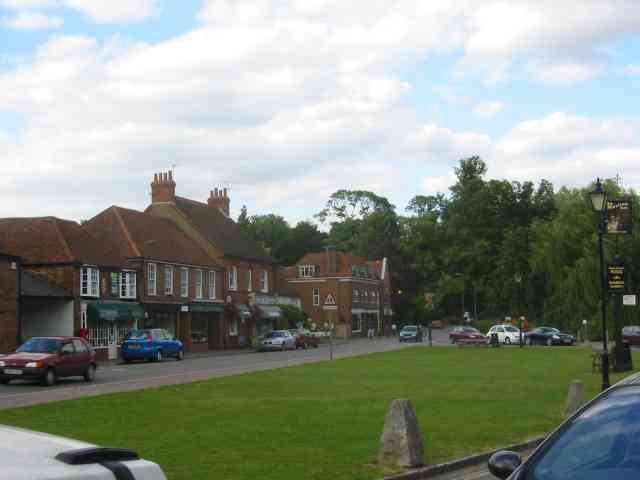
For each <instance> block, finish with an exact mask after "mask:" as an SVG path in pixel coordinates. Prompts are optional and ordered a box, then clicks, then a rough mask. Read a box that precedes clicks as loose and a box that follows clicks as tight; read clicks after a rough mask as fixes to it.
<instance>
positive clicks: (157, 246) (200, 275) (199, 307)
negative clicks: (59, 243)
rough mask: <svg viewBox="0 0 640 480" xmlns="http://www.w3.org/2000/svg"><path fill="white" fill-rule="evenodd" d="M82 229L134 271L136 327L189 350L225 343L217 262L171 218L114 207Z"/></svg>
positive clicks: (226, 339)
mask: <svg viewBox="0 0 640 480" xmlns="http://www.w3.org/2000/svg"><path fill="white" fill-rule="evenodd" d="M84 228H85V229H86V230H87V231H88V232H89V233H91V234H92V235H93V236H95V237H96V238H100V241H101V244H102V247H103V251H104V252H105V254H107V253H108V254H109V255H110V256H116V257H118V258H120V261H121V262H122V263H123V264H126V265H127V266H128V268H131V269H132V270H133V271H135V272H137V278H138V279H139V282H138V284H137V297H138V300H139V303H140V306H141V308H142V310H143V311H144V316H143V318H141V319H140V321H139V322H138V323H137V326H138V327H139V328H163V329H165V330H167V331H169V332H170V333H171V334H172V335H174V336H176V337H178V338H179V339H180V340H182V341H183V342H184V344H185V346H186V349H187V350H189V351H204V350H208V349H222V348H225V347H227V346H228V345H229V340H228V337H227V335H226V330H225V328H224V324H223V322H222V313H223V311H224V296H223V285H222V283H223V275H224V269H223V267H222V265H221V264H220V263H219V262H217V261H216V260H214V259H213V258H212V257H211V256H209V255H208V254H207V252H205V250H204V249H203V248H202V247H201V246H200V245H199V244H198V243H196V242H195V241H193V240H192V239H191V237H189V236H188V235H186V234H185V233H184V232H183V231H182V230H180V229H179V228H178V227H177V226H176V225H175V224H174V223H173V222H171V221H170V220H168V219H166V218H161V217H157V216H153V215H149V214H147V213H143V212H138V211H135V210H130V209H127V208H122V207H117V206H113V207H110V208H108V209H106V210H104V211H103V212H101V213H99V214H98V215H96V216H95V217H94V218H92V219H91V220H89V221H88V222H87V223H86V224H85V225H84Z"/></svg>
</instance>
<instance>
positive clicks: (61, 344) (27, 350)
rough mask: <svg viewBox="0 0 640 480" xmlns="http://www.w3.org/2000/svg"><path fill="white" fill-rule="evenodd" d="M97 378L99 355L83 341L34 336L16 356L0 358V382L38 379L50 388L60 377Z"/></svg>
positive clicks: (14, 354)
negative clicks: (97, 358) (97, 357)
mask: <svg viewBox="0 0 640 480" xmlns="http://www.w3.org/2000/svg"><path fill="white" fill-rule="evenodd" d="M95 376H96V352H95V351H94V350H93V348H91V345H89V344H88V343H87V341H86V340H85V339H84V338H79V337H34V338H32V339H30V340H27V341H26V342H25V343H24V344H22V345H21V346H20V347H19V348H18V349H17V350H16V351H15V353H12V354H11V355H7V356H5V357H2V358H0V383H3V384H7V383H9V382H10V381H11V380H37V381H39V382H40V383H42V385H46V386H50V385H53V384H54V383H56V380H57V379H58V378H63V377H84V379H85V380H86V381H87V382H92V381H93V380H94V379H95Z"/></svg>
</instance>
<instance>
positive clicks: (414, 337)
mask: <svg viewBox="0 0 640 480" xmlns="http://www.w3.org/2000/svg"><path fill="white" fill-rule="evenodd" d="M398 339H399V340H400V341H401V342H421V341H422V330H421V329H420V328H418V326H417V325H405V326H404V327H402V330H400V334H399V335H398Z"/></svg>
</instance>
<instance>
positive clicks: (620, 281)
mask: <svg viewBox="0 0 640 480" xmlns="http://www.w3.org/2000/svg"><path fill="white" fill-rule="evenodd" d="M607 288H608V290H609V292H610V293H622V292H624V265H607Z"/></svg>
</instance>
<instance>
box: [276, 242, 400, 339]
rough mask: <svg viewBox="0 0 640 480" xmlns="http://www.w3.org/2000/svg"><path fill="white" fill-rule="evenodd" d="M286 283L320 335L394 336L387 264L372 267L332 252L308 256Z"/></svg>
mask: <svg viewBox="0 0 640 480" xmlns="http://www.w3.org/2000/svg"><path fill="white" fill-rule="evenodd" d="M284 274H285V277H286V281H287V282H288V283H289V285H290V286H291V287H292V288H293V289H294V291H295V292H296V293H297V295H298V296H299V297H300V299H301V301H302V308H303V310H304V311H305V312H306V313H307V314H308V315H309V317H310V318H311V321H312V324H314V325H315V327H316V328H318V329H323V328H325V325H331V324H333V325H334V326H335V333H336V336H338V337H342V338H348V337H353V336H366V335H367V332H368V330H369V329H373V331H374V334H375V335H384V334H385V333H388V332H389V329H390V325H391V318H392V314H393V312H392V310H391V306H390V300H389V299H390V294H391V283H390V278H389V277H390V275H389V265H388V262H387V260H386V259H383V260H380V261H367V260H365V259H363V258H360V257H357V256H355V255H352V254H350V253H344V252H338V251H336V250H335V249H334V248H331V247H329V248H327V249H326V251H325V252H321V253H308V254H306V255H305V256H304V257H302V258H301V259H300V260H299V261H298V263H296V265H295V266H292V267H286V268H285V269H284Z"/></svg>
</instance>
